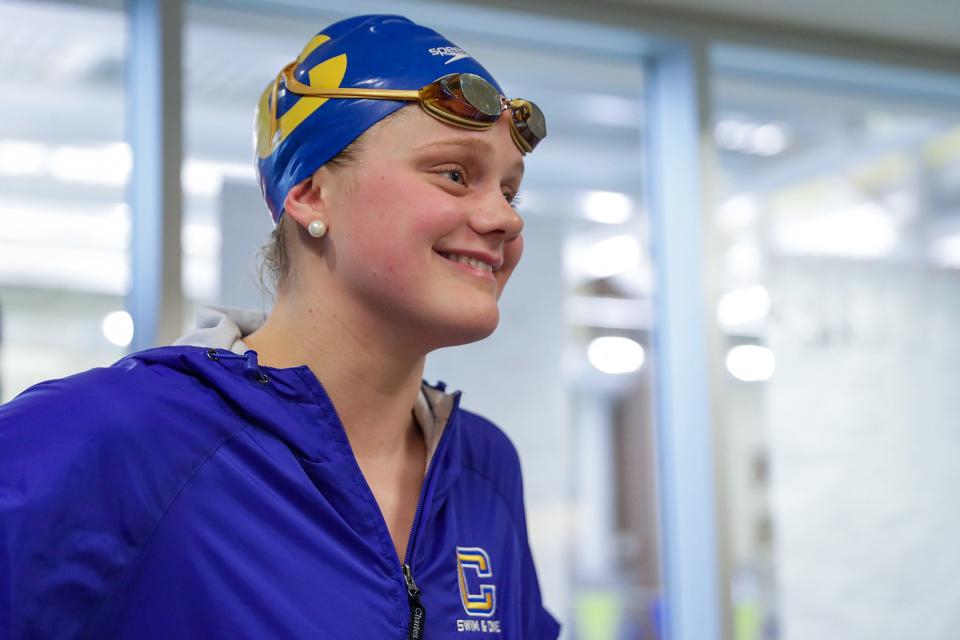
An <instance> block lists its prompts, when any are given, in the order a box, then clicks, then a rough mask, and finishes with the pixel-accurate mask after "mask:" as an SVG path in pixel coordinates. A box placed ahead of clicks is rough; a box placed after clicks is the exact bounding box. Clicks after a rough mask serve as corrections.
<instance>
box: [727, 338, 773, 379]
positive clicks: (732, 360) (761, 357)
mask: <svg viewBox="0 0 960 640" xmlns="http://www.w3.org/2000/svg"><path fill="white" fill-rule="evenodd" d="M775 368H776V363H775V361H774V358H773V351H771V350H770V349H768V348H767V347H761V346H759V345H755V344H744V345H740V346H738V347H734V348H733V349H730V351H729V352H727V371H729V372H730V374H731V375H733V377H734V378H736V379H737V380H742V381H743V382H763V381H765V380H769V379H770V378H771V377H772V376H773V372H774V369H775Z"/></svg>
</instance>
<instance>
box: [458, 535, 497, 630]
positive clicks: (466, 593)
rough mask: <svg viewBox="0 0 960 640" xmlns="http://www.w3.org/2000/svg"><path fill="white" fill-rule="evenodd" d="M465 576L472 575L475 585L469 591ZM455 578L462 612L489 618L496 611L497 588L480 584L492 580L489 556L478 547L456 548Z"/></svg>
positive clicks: (487, 583)
mask: <svg viewBox="0 0 960 640" xmlns="http://www.w3.org/2000/svg"><path fill="white" fill-rule="evenodd" d="M467 574H473V575H474V576H475V578H476V580H475V582H476V584H475V585H473V586H474V589H475V590H473V591H471V587H470V583H469V580H468V578H467ZM457 577H458V580H459V582H460V599H461V600H462V602H463V610H464V611H466V612H467V615H470V616H480V617H483V618H489V617H490V616H492V615H493V614H494V612H495V611H496V609H497V586H496V585H495V584H490V583H489V582H482V581H481V579H483V578H493V568H492V567H491V566H490V556H489V555H487V552H486V551H484V550H483V549H481V548H480V547H457Z"/></svg>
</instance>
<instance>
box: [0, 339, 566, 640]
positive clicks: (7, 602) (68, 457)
mask: <svg viewBox="0 0 960 640" xmlns="http://www.w3.org/2000/svg"><path fill="white" fill-rule="evenodd" d="M444 386H445V385H444V384H443V383H442V382H441V383H438V385H437V386H435V387H431V386H430V385H428V384H426V382H424V386H423V388H422V390H423V391H424V392H425V395H426V396H428V397H430V396H432V397H434V398H442V397H443V396H447V397H451V399H452V402H451V403H449V404H448V406H447V410H448V411H449V417H448V418H447V419H446V420H445V421H444V425H442V429H443V430H442V432H441V434H442V435H440V436H439V442H438V444H436V449H435V452H434V453H433V456H432V458H431V461H430V464H429V470H428V472H427V475H426V478H425V481H424V486H423V490H422V493H421V496H420V506H419V507H418V510H417V515H416V517H415V519H414V525H413V529H412V532H411V537H410V542H409V544H408V551H407V557H406V558H404V559H403V560H401V559H399V558H398V557H397V554H396V551H395V550H394V546H393V543H392V541H391V539H390V535H389V533H388V531H387V527H386V524H385V522H384V520H383V517H382V515H381V513H380V510H379V508H378V506H377V503H376V501H375V499H374V496H373V494H372V492H371V491H370V489H369V487H368V486H367V484H366V482H365V480H364V478H363V475H362V474H361V472H360V468H359V466H358V464H357V461H356V458H355V457H354V456H353V453H352V451H351V449H350V445H349V443H348V441H347V437H346V433H345V431H344V429H343V426H342V424H341V423H340V420H339V418H338V416H337V414H336V411H335V410H334V407H333V404H332V403H331V401H330V398H329V396H328V395H327V393H326V392H325V391H324V389H323V387H322V386H321V384H320V383H319V381H318V380H317V379H316V378H315V377H314V376H313V374H312V373H311V371H310V369H309V368H307V367H305V366H303V367H294V368H288V369H274V368H271V367H261V366H259V365H258V364H257V362H256V354H255V353H254V352H252V351H250V352H248V353H247V354H246V356H241V355H236V354H232V353H231V352H230V351H228V350H225V349H207V348H204V347H198V346H169V347H160V348H157V349H150V350H146V351H141V352H138V353H134V354H132V355H130V356H127V357H126V358H123V359H122V360H120V361H119V362H117V363H115V364H114V365H112V366H111V367H106V368H97V369H91V370H89V371H86V372H83V373H79V374H77V375H74V376H70V377H67V378H63V379H59V380H51V381H47V382H43V383H40V384H38V385H36V386H34V387H31V388H30V389H28V390H27V391H25V392H24V393H22V394H21V395H20V396H18V397H17V398H15V399H14V400H12V401H11V402H9V403H7V404H5V405H2V406H0V638H18V639H19V638H44V639H53V638H97V639H100V638H137V639H138V640H147V639H150V638H163V639H170V638H256V639H266V638H283V639H291V640H292V639H298V638H311V639H313V638H324V639H339V638H351V639H354V638H362V639H368V638H371V639H380V638H384V639H390V638H395V639H398V640H399V639H401V638H427V639H428V640H441V639H443V638H451V639H452V638H458V639H469V638H494V637H496V638H503V639H520V638H522V639H524V640H537V639H540V638H556V637H557V635H558V633H559V625H558V624H557V622H556V621H555V620H554V619H553V618H552V617H551V616H550V614H549V613H547V612H546V610H545V609H544V608H543V606H542V604H541V597H540V589H539V586H538V583H537V576H536V572H535V569H534V564H533V561H532V558H531V554H530V549H529V546H528V542H527V531H526V524H525V522H526V519H525V514H524V505H523V490H522V484H521V475H520V466H519V461H518V458H517V453H516V450H515V449H514V447H513V445H512V444H511V443H510V441H509V440H508V439H507V437H506V435H504V433H503V432H502V431H500V429H498V428H497V427H496V426H495V425H494V424H492V423H491V422H489V421H488V420H486V419H484V418H482V417H480V416H478V415H476V414H473V413H471V412H469V411H466V410H463V409H461V408H460V407H459V402H460V392H459V391H458V392H456V393H454V394H452V396H449V395H448V394H445V393H443V390H444ZM441 417H442V416H441ZM404 567H408V568H409V572H406V571H405V570H404ZM405 573H409V575H406V576H405Z"/></svg>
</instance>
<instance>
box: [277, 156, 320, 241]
mask: <svg viewBox="0 0 960 640" xmlns="http://www.w3.org/2000/svg"><path fill="white" fill-rule="evenodd" d="M327 173H328V172H327V171H326V168H325V167H320V169H318V170H317V171H315V172H314V174H313V175H312V176H310V177H309V178H307V179H306V180H304V181H303V182H300V183H299V184H296V185H294V186H293V187H292V188H291V189H290V191H288V192H287V197H286V198H284V200H283V211H284V215H286V216H289V217H290V218H293V219H294V220H295V221H296V223H297V224H298V225H300V226H301V227H303V228H304V229H306V228H307V225H309V224H310V223H311V222H313V221H314V220H316V219H318V218H319V219H320V220H323V221H324V222H327V223H329V222H330V221H329V220H328V219H327V212H326V202H325V200H326V198H325V195H326V188H325V187H329V185H325V184H324V179H325V178H328V177H329V176H328V175H327Z"/></svg>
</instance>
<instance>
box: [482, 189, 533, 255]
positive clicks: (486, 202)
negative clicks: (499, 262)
mask: <svg viewBox="0 0 960 640" xmlns="http://www.w3.org/2000/svg"><path fill="white" fill-rule="evenodd" d="M469 222H470V226H471V228H473V230H474V231H476V232H477V233H478V234H480V235H487V234H490V233H500V234H501V235H503V241H504V242H509V241H510V240H513V239H514V238H516V237H517V236H519V235H520V232H521V231H522V230H523V218H521V217H520V214H519V213H517V210H516V209H514V208H513V206H512V205H511V204H510V203H509V202H507V199H506V197H505V196H504V195H503V194H502V193H501V192H500V191H499V190H491V192H490V193H486V194H484V197H483V201H482V202H478V203H476V206H475V207H474V208H473V210H472V213H471V215H470V220H469Z"/></svg>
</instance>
